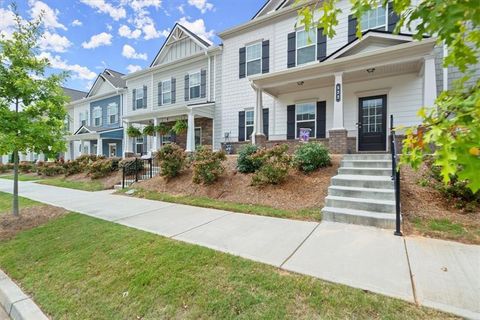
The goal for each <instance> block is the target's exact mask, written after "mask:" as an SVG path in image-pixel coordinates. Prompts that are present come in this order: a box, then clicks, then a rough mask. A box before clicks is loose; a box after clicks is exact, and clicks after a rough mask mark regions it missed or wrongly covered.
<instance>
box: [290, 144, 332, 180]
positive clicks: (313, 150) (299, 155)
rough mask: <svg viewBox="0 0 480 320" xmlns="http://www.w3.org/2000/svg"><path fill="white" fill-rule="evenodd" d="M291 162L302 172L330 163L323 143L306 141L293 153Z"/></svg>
mask: <svg viewBox="0 0 480 320" xmlns="http://www.w3.org/2000/svg"><path fill="white" fill-rule="evenodd" d="M293 164H294V165H295V167H296V168H297V169H298V170H300V171H303V172H306V173H310V172H312V171H315V170H317V169H318V168H322V167H326V166H329V165H330V164H331V162H330V154H329V153H328V149H327V148H325V147H324V146H323V144H320V143H316V142H308V143H304V144H301V145H300V146H299V147H298V149H297V150H296V151H295V154H294V155H293Z"/></svg>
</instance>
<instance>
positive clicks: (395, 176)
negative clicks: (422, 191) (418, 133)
mask: <svg viewBox="0 0 480 320" xmlns="http://www.w3.org/2000/svg"><path fill="white" fill-rule="evenodd" d="M390 151H391V153H392V180H393V185H394V190H395V232H394V234H395V235H396V236H402V231H401V230H400V227H401V213H400V166H398V156H397V140H396V136H395V128H394V127H393V115H390Z"/></svg>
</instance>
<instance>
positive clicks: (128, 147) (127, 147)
mask: <svg viewBox="0 0 480 320" xmlns="http://www.w3.org/2000/svg"><path fill="white" fill-rule="evenodd" d="M129 125H130V123H129V122H127V121H126V122H124V123H123V157H124V158H125V154H126V153H128V152H132V143H131V141H130V137H129V136H128V134H127V129H128V126H129Z"/></svg>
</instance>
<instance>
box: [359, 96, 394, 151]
mask: <svg viewBox="0 0 480 320" xmlns="http://www.w3.org/2000/svg"><path fill="white" fill-rule="evenodd" d="M386 124H387V96H386V95H381V96H374V97H364V98H360V99H359V103H358V151H386V145H385V143H386V137H387V136H386V134H387V128H386Z"/></svg>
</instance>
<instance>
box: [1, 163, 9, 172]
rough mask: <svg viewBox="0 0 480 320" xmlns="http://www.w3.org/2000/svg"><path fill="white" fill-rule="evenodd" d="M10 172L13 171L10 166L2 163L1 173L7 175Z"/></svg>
mask: <svg viewBox="0 0 480 320" xmlns="http://www.w3.org/2000/svg"><path fill="white" fill-rule="evenodd" d="M9 170H11V168H10V166H8V165H7V164H3V163H0V173H5V172H7V171H9Z"/></svg>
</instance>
